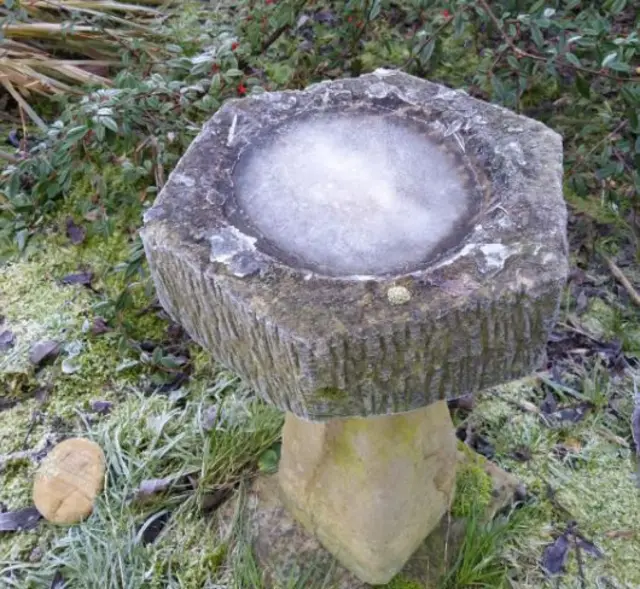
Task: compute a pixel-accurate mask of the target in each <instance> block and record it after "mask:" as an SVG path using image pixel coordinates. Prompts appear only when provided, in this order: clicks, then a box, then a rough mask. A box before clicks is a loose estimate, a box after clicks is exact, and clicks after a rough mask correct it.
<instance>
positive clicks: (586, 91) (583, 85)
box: [576, 74, 591, 98]
mask: <svg viewBox="0 0 640 589" xmlns="http://www.w3.org/2000/svg"><path fill="white" fill-rule="evenodd" d="M576 88H577V89H578V92H580V94H581V95H582V96H583V97H584V98H589V96H591V86H590V85H589V82H587V80H585V78H584V77H583V76H581V75H580V74H577V75H576Z"/></svg>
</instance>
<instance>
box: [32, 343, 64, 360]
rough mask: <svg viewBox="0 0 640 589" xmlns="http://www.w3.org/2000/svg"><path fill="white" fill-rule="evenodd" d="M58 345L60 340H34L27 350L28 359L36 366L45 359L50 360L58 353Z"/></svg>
mask: <svg viewBox="0 0 640 589" xmlns="http://www.w3.org/2000/svg"><path fill="white" fill-rule="evenodd" d="M60 347H61V344H60V342H57V341H55V340H44V341H40V342H36V343H35V344H33V346H31V350H30V351H29V361H30V362H31V363H32V364H35V365H36V366H38V365H40V364H42V363H43V362H44V361H46V360H52V359H53V358H55V357H56V356H57V355H58V354H59V353H60Z"/></svg>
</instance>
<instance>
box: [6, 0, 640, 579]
mask: <svg viewBox="0 0 640 589" xmlns="http://www.w3.org/2000/svg"><path fill="white" fill-rule="evenodd" d="M70 4H71V2H64V3H63V2H56V3H47V4H46V5H45V3H29V4H28V5H27V4H25V5H20V4H18V3H15V4H11V3H7V2H5V4H4V5H3V7H2V8H1V9H0V10H1V12H0V18H2V19H3V20H2V22H0V27H3V29H2V30H3V31H4V38H3V40H2V42H1V43H0V52H2V51H4V50H6V48H7V47H8V46H9V47H10V49H11V51H14V53H11V54H10V56H9V57H10V58H11V60H15V59H32V56H31V54H29V55H28V56H27V55H26V54H24V53H22V54H20V55H19V56H18V57H17V58H16V55H17V54H16V53H15V47H16V45H15V44H16V43H22V44H27V43H28V44H29V46H30V49H29V51H31V52H33V53H37V51H45V50H46V51H47V56H46V58H43V57H42V56H40V55H39V54H37V55H38V57H37V59H45V60H48V61H47V64H48V65H47V67H48V66H50V65H52V61H51V60H56V59H63V58H64V59H65V60H72V61H73V60H76V61H77V60H78V59H86V58H87V56H89V57H90V58H92V59H96V60H97V61H98V63H99V62H100V60H103V59H104V58H105V55H106V54H104V53H101V51H102V50H103V49H104V46H103V45H102V44H101V43H106V44H107V45H108V46H109V48H110V49H109V51H111V52H110V53H109V57H108V58H109V59H110V60H114V61H117V62H118V63H117V64H113V69H110V70H109V76H108V79H109V84H107V83H104V82H102V81H101V80H97V79H92V80H85V79H81V80H77V82H79V83H80V84H82V83H84V82H85V81H86V82H90V83H91V86H90V87H84V86H81V85H79V86H76V85H75V82H74V86H73V87H74V89H77V88H82V94H79V95H76V94H75V92H69V91H68V90H67V88H63V87H61V86H58V85H55V84H52V86H51V88H47V91H46V92H45V94H52V93H53V94H55V96H53V98H49V97H47V96H44V97H43V96H39V95H38V94H37V93H36V94H34V93H33V92H31V91H30V92H29V94H22V95H21V96H22V100H21V99H19V98H16V96H15V95H14V94H13V93H11V92H10V91H8V90H7V92H6V93H5V94H3V95H2V96H0V101H4V102H1V104H2V106H3V109H0V111H2V112H0V130H1V131H2V134H3V141H5V143H6V145H5V146H3V147H2V149H1V150H0V158H2V161H3V162H4V163H6V165H5V166H4V169H3V170H2V172H1V173H0V314H1V315H2V318H1V319H0V386H1V387H2V388H1V389H0V391H1V392H0V511H4V510H5V508H6V510H7V513H11V512H15V511H17V510H20V509H22V508H26V507H28V506H29V501H30V498H29V489H30V481H31V477H32V475H33V472H34V470H35V468H36V467H37V464H38V461H39V460H40V459H41V456H42V455H43V452H46V450H47V448H49V447H50V446H51V444H53V443H54V442H55V441H56V440H58V439H61V438H62V437H65V436H69V435H73V434H81V435H86V436H89V437H91V438H93V439H95V440H96V441H98V442H99V443H100V444H101V445H102V446H103V448H104V449H105V453H106V454H107V458H108V461H109V480H108V486H107V491H106V492H105V494H104V496H103V497H102V498H101V501H100V503H99V505H98V506H97V508H96V513H95V516H93V517H92V518H90V520H88V521H87V522H86V523H84V524H82V525H80V526H77V527H73V528H72V529H69V530H66V529H56V528H53V527H49V526H47V525H45V524H44V523H43V522H41V521H40V522H36V524H37V527H36V528H34V529H32V530H30V531H22V532H17V531H8V530H7V531H0V561H2V562H1V563H0V584H2V583H4V584H6V585H7V586H16V587H49V586H54V587H60V586H63V584H66V585H65V586H69V587H104V586H105V585H106V586H112V587H132V588H133V587H211V588H213V587H260V586H261V583H262V579H261V573H260V569H259V567H258V566H257V564H256V562H255V560H254V559H253V555H252V554H251V551H250V550H249V549H248V547H247V544H246V542H242V537H241V535H238V534H236V535H233V536H230V537H225V536H223V535H220V534H219V533H218V531H217V530H216V529H214V527H213V526H212V524H211V521H212V520H211V519H210V517H209V514H210V512H211V511H212V510H215V508H216V506H217V505H218V504H219V503H220V502H221V501H224V500H225V499H228V498H229V497H237V496H238V494H239V493H240V492H241V491H240V487H241V485H242V481H245V480H246V479H247V477H251V476H252V475H253V474H255V473H256V472H259V471H260V469H263V470H264V471H265V472H272V471H273V470H274V469H275V468H277V449H278V446H277V439H278V435H279V426H280V421H279V420H280V416H278V415H276V414H274V413H273V412H271V411H270V410H269V409H268V408H265V407H264V406H263V405H261V404H260V402H259V401H257V400H256V399H255V397H254V396H253V395H252V393H251V391H246V390H245V389H244V388H243V386H242V383H240V382H238V380H237V379H235V378H234V377H233V376H232V375H229V374H227V373H226V372H225V371H222V370H220V368H219V367H217V366H215V364H213V363H212V362H211V361H210V360H209V359H208V358H207V357H206V356H205V355H204V354H203V353H202V352H201V351H200V350H199V349H198V348H197V346H195V345H193V343H191V342H190V341H188V339H187V338H185V337H184V334H183V333H181V330H180V329H179V328H178V327H177V326H175V325H172V324H171V322H170V321H168V318H167V317H166V316H165V315H164V314H163V313H162V310H161V309H160V308H159V307H158V305H157V301H156V300H155V296H154V292H153V287H152V285H151V283H150V281H149V278H148V275H147V272H146V267H145V260H144V253H143V250H142V248H141V245H140V242H139V240H138V239H137V235H136V233H137V229H138V228H139V226H140V223H141V215H142V213H143V211H144V210H145V208H146V207H147V206H148V205H149V204H150V203H151V202H152V200H153V198H154V197H155V195H156V194H157V191H158V190H159V189H161V188H162V186H163V184H164V182H165V180H166V178H167V176H168V174H169V173H170V171H171V169H172V168H173V166H174V165H175V163H176V162H177V160H178V159H179V157H180V155H181V154H182V153H183V152H184V150H185V149H186V147H187V146H188V144H189V143H190V142H191V140H192V139H193V138H194V137H195V135H196V134H197V132H198V131H199V129H200V126H201V124H202V122H203V121H204V120H206V119H207V118H209V117H210V116H211V115H212V114H213V113H214V112H215V110H216V109H217V108H218V107H219V106H220V105H221V104H222V103H223V102H224V101H225V100H228V99H231V98H235V97H239V96H244V95H246V94H248V93H252V92H263V91H270V90H277V89H295V88H301V87H304V86H306V85H307V84H309V83H312V82H316V81H320V80H323V79H327V78H339V77H342V76H353V75H358V74H360V73H362V72H367V71H371V70H373V69H375V68H377V67H390V68H401V69H404V70H405V71H407V72H409V73H412V74H415V75H418V76H423V77H425V78H428V79H431V80H433V81H437V82H441V83H444V84H448V85H450V86H453V87H456V88H464V89H466V90H467V91H468V92H469V93H471V94H473V95H474V96H476V97H478V98H482V99H485V100H490V101H492V102H494V103H498V104H501V105H504V106H506V107H508V108H511V109H513V110H516V111H518V112H521V113H523V114H526V115H528V116H531V117H534V118H537V119H539V120H541V121H543V122H545V123H546V124H548V125H549V126H551V127H552V128H554V129H555V130H557V131H558V132H560V133H561V134H562V135H563V137H564V141H565V195H566V198H567V201H568V203H569V206H570V211H571V215H570V227H569V229H570V240H571V256H572V265H573V267H572V274H571V280H570V282H569V284H568V287H567V291H566V298H565V301H564V304H563V309H562V318H561V321H560V323H559V324H558V326H557V328H556V330H555V331H554V333H553V335H552V338H551V341H550V342H549V349H548V352H549V360H548V363H547V365H546V366H544V367H542V369H541V371H540V373H539V374H537V375H534V376H533V377H532V378H531V379H526V380H524V381H522V382H519V383H514V384H513V385H511V386H509V387H502V388H500V389H497V390H493V391H487V392H485V393H484V394H482V395H480V396H479V397H478V398H477V399H475V401H474V402H473V411H469V407H470V402H467V403H466V404H462V403H458V404H457V405H456V404H455V403H452V411H453V412H454V415H455V417H456V422H457V425H458V428H459V429H458V436H459V438H460V439H461V440H463V441H464V443H466V444H468V445H469V446H471V447H473V448H474V449H476V450H477V451H478V452H480V453H483V454H485V455H486V456H488V457H489V458H491V459H492V460H494V461H496V462H498V463H499V464H500V465H501V466H503V467H504V468H507V469H509V470H511V471H513V472H514V473H516V474H517V475H518V476H519V477H520V478H521V479H522V480H523V482H525V483H526V485H527V488H528V490H529V495H528V498H527V501H526V504H525V505H524V506H523V507H522V509H521V510H520V512H519V513H518V518H517V519H515V520H508V521H507V522H506V523H505V522H504V521H503V520H500V521H499V522H497V523H496V524H495V525H491V526H485V525H483V524H481V523H480V522H478V521H477V520H474V519H472V520H471V522H470V525H469V528H468V530H467V532H468V541H467V542H466V543H465V545H464V548H463V550H462V551H461V554H460V557H459V558H458V559H457V560H456V562H455V564H454V567H453V569H452V571H451V572H450V574H449V575H448V576H447V578H446V579H445V580H444V581H443V583H444V586H445V587H447V589H450V588H453V587H479V586H487V587H500V586H512V587H522V588H529V587H531V588H532V587H542V586H549V587H553V586H558V584H560V586H566V587H595V586H601V587H625V588H626V587H636V586H638V585H640V567H639V566H638V564H637V563H638V562H640V538H638V530H639V529H640V520H638V517H639V515H638V514H640V499H639V495H638V491H637V487H636V482H635V478H634V474H635V469H636V464H635V462H634V460H635V453H636V451H637V447H636V446H635V445H634V435H633V434H634V426H635V428H636V430H637V431H638V432H640V424H634V422H633V415H634V412H633V409H634V407H633V391H634V387H633V380H634V377H636V373H637V368H638V364H637V362H638V361H637V357H638V351H639V347H640V324H639V321H638V306H639V302H640V297H639V296H638V293H637V291H636V289H637V285H638V284H640V272H639V271H638V267H637V261H638V247H637V242H638V240H637V234H638V221H637V209H638V205H637V202H638V192H639V190H640V179H639V176H638V169H640V166H639V164H640V140H639V136H640V127H639V122H638V111H639V108H638V107H639V105H640V71H639V70H638V68H639V67H640V60H639V59H638V52H639V43H640V41H639V40H638V33H637V31H638V28H639V27H638V18H639V16H638V11H637V7H636V6H635V5H634V3H632V2H625V0H607V1H605V2H583V1H582V2H581V1H577V0H568V1H552V2H551V1H550V2H540V1H537V2H531V1H527V2H525V1H522V0H500V1H489V0H486V1H485V0H479V1H471V0H469V1H466V0H452V1H441V0H433V1H432V0H402V1H400V0H398V1H395V2H394V1H391V0H351V1H348V2H323V1H319V0H316V1H311V0H308V1H306V2H304V1H302V0H295V1H294V0H247V1H245V2H242V3H238V2H227V1H220V2H209V3H187V4H184V5H181V6H180V8H179V10H175V9H173V8H171V6H162V7H160V6H158V5H155V6H151V5H150V4H148V3H147V4H145V6H147V7H151V8H153V10H157V11H161V14H162V16H161V17H157V15H156V14H155V13H154V14H153V15H152V18H153V19H154V20H153V35H146V34H145V35H144V36H142V37H140V36H139V34H140V28H139V27H136V26H132V23H134V22H139V21H138V20H135V21H134V20H132V19H130V18H127V17H126V16H123V13H122V12H111V13H110V14H111V15H112V16H113V15H115V16H116V17H117V18H120V19H123V20H124V21H126V22H120V21H117V22H116V21H114V20H113V19H112V20H111V21H105V20H104V19H93V16H92V17H91V18H92V19H93V20H91V23H90V24H91V26H94V27H100V34H97V33H96V35H94V36H91V38H87V37H86V36H85V37H82V38H81V39H80V38H78V37H74V36H73V35H68V36H67V37H63V36H61V35H62V33H61V32H60V31H58V33H56V35H55V43H51V44H47V45H46V48H44V49H43V47H44V45H42V44H41V43H40V42H38V44H37V49H36V48H35V47H36V44H35V43H34V42H33V38H30V39H29V41H26V40H25V39H24V38H22V39H21V40H17V39H16V38H15V37H11V36H10V35H9V34H7V33H11V31H14V33H15V31H16V29H15V28H13V29H11V28H10V27H9V28H7V27H8V25H11V26H13V27H15V26H18V25H20V26H22V25H24V24H29V23H31V22H33V20H34V19H36V18H37V19H39V20H38V21H37V22H41V21H42V20H45V19H44V15H46V16H47V22H52V21H54V22H58V23H60V24H61V23H63V22H64V23H66V22H70V23H71V22H73V23H74V24H75V25H77V26H86V22H85V21H84V20H82V19H83V18H86V13H78V12H77V11H76V12H74V13H73V15H72V16H73V18H72V17H71V16H69V14H70V12H69V11H68V7H69V5H70ZM94 4H95V3H94ZM106 4H107V3H105V2H101V3H100V7H99V8H95V10H100V11H101V13H106V10H107V7H106ZM108 4H109V5H110V6H112V7H115V8H116V9H117V8H118V6H117V5H116V4H115V3H108ZM63 5H64V6H63ZM76 5H77V7H78V10H80V8H82V7H83V6H84V7H85V8H86V6H87V3H83V2H78V3H75V4H74V6H76ZM137 5H138V6H140V4H137ZM35 10H37V14H36V12H34V11H35ZM92 10H93V9H92ZM123 10H124V9H123ZM127 11H128V12H127V13H126V14H128V15H129V16H131V15H133V8H131V9H127ZM79 14H80V15H79ZM145 14H146V12H145ZM61 15H64V16H62V17H61ZM78 19H80V20H78ZM112 25H113V27H116V25H117V26H118V34H117V35H118V40H117V41H116V40H115V39H114V38H113V37H111V36H109V35H108V34H107V33H106V31H107V30H111V29H109V27H111V26H112ZM142 25H143V26H149V24H148V23H142ZM76 33H77V29H76ZM12 34H13V33H12ZM157 39H164V40H165V41H164V42H159V41H157ZM49 40H50V39H49ZM49 40H48V41H47V43H49ZM62 40H64V43H63V42H62ZM43 42H44V41H43ZM112 42H113V43H117V47H119V50H118V51H117V55H114V52H113V51H112V49H113V47H114V46H116V45H114V44H112ZM7 43H9V45H7ZM96 43H98V44H100V49H99V50H98V49H96V47H97V45H96ZM54 45H55V47H54ZM21 49H22V48H21ZM104 50H105V51H107V49H104ZM25 51H26V50H25ZM96 51H99V53H96ZM57 63H58V62H56V64H57ZM23 65H24V62H23ZM94 65H96V64H95V63H94ZM3 67H4V68H7V67H13V68H14V70H12V72H13V73H12V74H11V75H12V76H15V75H17V74H16V73H15V61H10V62H6V61H2V65H0V68H3ZM29 67H33V68H34V71H35V72H36V73H37V76H35V79H37V80H38V83H39V84H42V83H44V82H43V76H44V75H45V73H44V72H45V69H44V68H45V66H42V67H40V64H39V67H38V68H36V67H35V66H29ZM56 67H57V66H56ZM109 67H110V68H111V67H112V65H111V64H110V65H109ZM3 71H5V70H2V69H0V72H3ZM21 71H22V73H24V71H23V70H21ZM83 71H86V69H85V70H83ZM18 73H20V72H18ZM104 73H105V72H102V74H104ZM30 75H32V76H33V74H31V73H30ZM102 77H104V78H105V79H106V78H107V76H102ZM3 79H9V80H10V81H11V83H12V84H13V85H14V86H15V87H16V88H17V84H18V82H16V80H15V78H11V77H9V78H3ZM65 83H66V84H67V85H68V86H69V87H71V84H70V82H69V81H68V80H67V82H65ZM36 87H37V86H36ZM54 90H55V91H54ZM27 106H28V107H29V108H27ZM29 109H31V111H33V112H31V111H30V110H29ZM33 114H35V115H36V117H34V116H33ZM5 138H6V139H5ZM36 344H39V346H38V348H37V349H39V350H43V349H44V350H49V352H48V353H47V354H44V355H42V354H41V357H40V359H39V360H38V362H36V363H34V362H33V361H32V360H33V358H34V356H33V355H32V352H33V349H34V347H35V346H36ZM47 346H49V347H48V348H47ZM30 355H31V360H30ZM456 407H457V408H456ZM636 413H637V412H636ZM638 436H640V433H638V434H637V436H636V438H635V439H636V440H637V439H640V438H639V437H638ZM467 507H469V506H467ZM2 515H4V514H2V513H0V516H2ZM10 519H11V518H8V517H7V518H5V520H1V521H8V520H10ZM509 521H511V525H508V523H509ZM3 525H4V524H3ZM0 529H4V528H1V526H0ZM512 532H513V533H512ZM177 547H183V548H188V550H186V551H185V552H184V553H183V556H178V555H175V554H176V553H175V550H176V548H177ZM479 547H483V548H482V550H480V549H479ZM172 555H173V556H172ZM300 581H301V580H300V579H293V580H292V585H291V586H292V587H295V586H300V585H296V583H299V582H300ZM394 583H395V586H400V587H401V586H403V585H402V583H405V582H404V581H403V580H402V579H397V580H395V581H394ZM405 585H406V583H405ZM411 589H415V588H414V587H411Z"/></svg>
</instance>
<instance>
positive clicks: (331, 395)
mask: <svg viewBox="0 0 640 589" xmlns="http://www.w3.org/2000/svg"><path fill="white" fill-rule="evenodd" d="M314 397H315V398H316V399H318V400H320V401H327V402H329V403H341V402H344V401H346V400H348V399H349V393H347V391H343V390H342V389H339V388H337V387H322V388H320V389H317V390H316V392H315V395H314Z"/></svg>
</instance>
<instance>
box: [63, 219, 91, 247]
mask: <svg viewBox="0 0 640 589" xmlns="http://www.w3.org/2000/svg"><path fill="white" fill-rule="evenodd" d="M86 234H87V232H86V231H85V229H84V228H83V227H79V226H78V225H76V224H75V222H74V221H73V219H72V218H71V217H69V218H68V219H67V237H68V238H69V241H70V242H71V243H72V244H73V245H79V244H81V243H82V242H83V241H84V238H85V237H86Z"/></svg>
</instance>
